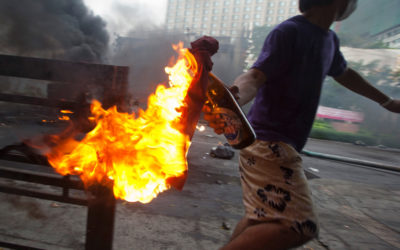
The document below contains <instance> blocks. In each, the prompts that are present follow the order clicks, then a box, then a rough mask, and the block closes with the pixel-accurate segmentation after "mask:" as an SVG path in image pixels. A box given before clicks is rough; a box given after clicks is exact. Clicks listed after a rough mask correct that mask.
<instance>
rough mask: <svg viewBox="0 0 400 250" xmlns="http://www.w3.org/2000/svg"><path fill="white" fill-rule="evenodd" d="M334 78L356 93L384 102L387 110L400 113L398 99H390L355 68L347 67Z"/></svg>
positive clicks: (399, 101) (380, 102)
mask: <svg viewBox="0 0 400 250" xmlns="http://www.w3.org/2000/svg"><path fill="white" fill-rule="evenodd" d="M335 80H336V81H337V82H338V83H340V84H341V85H343V86H344V87H346V88H348V89H350V90H351V91H353V92H355V93H357V94H360V95H362V96H364V97H367V98H369V99H371V100H373V101H375V102H377V103H379V104H381V105H382V104H386V105H384V107H385V108H386V109H387V110H389V111H392V112H396V113H400V100H392V101H391V98H390V97H389V96H387V95H386V94H384V93H383V92H381V91H380V90H378V89H377V88H375V87H374V86H373V85H372V84H370V83H369V82H368V81H367V80H365V79H364V78H363V77H362V76H361V75H360V74H358V73H357V72H356V71H355V70H353V69H351V68H347V69H346V71H345V72H344V73H343V74H341V75H340V76H338V77H335Z"/></svg>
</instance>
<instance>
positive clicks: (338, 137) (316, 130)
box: [310, 121, 377, 145]
mask: <svg viewBox="0 0 400 250" xmlns="http://www.w3.org/2000/svg"><path fill="white" fill-rule="evenodd" d="M310 137H311V138H315V139H323V140H332V141H341V142H350V143H354V142H356V141H363V142H364V143H365V144H367V145H376V144H377V141H376V138H375V137H374V136H373V135H372V134H371V133H369V132H367V131H360V132H359V133H356V134H353V133H345V132H338V131H335V130H334V129H333V128H332V126H331V125H330V124H329V123H327V122H321V121H317V122H315V123H314V125H313V128H312V130H311V133H310Z"/></svg>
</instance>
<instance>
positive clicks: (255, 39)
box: [249, 25, 274, 56]
mask: <svg viewBox="0 0 400 250" xmlns="http://www.w3.org/2000/svg"><path fill="white" fill-rule="evenodd" d="M273 28H274V26H268V25H263V26H256V27H254V29H253V33H252V38H251V41H252V44H251V46H250V48H249V50H250V53H251V54H253V55H255V56H258V55H259V54H260V52H261V49H262V47H263V45H264V41H265V38H266V37H267V35H268V34H269V32H271V30H272V29H273Z"/></svg>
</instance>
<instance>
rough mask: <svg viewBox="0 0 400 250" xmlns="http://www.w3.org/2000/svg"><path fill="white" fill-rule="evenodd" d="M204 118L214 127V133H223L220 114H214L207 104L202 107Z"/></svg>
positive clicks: (223, 125) (222, 121)
mask: <svg viewBox="0 0 400 250" xmlns="http://www.w3.org/2000/svg"><path fill="white" fill-rule="evenodd" d="M203 112H204V119H205V120H206V121H207V122H208V126H210V127H211V128H213V129H214V132H215V133H216V134H219V135H220V134H223V133H224V127H225V122H224V120H223V119H222V117H221V115H220V114H214V113H213V112H212V109H211V108H210V107H209V106H208V105H204V107H203Z"/></svg>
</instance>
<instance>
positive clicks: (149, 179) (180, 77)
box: [46, 43, 198, 203]
mask: <svg viewBox="0 0 400 250" xmlns="http://www.w3.org/2000/svg"><path fill="white" fill-rule="evenodd" d="M173 47H174V49H175V50H176V51H177V52H178V53H179V57H178V60H177V62H176V64H175V65H174V66H172V67H166V68H165V71H166V73H167V74H168V75H169V86H170V87H169V88H167V87H165V86H164V85H159V86H158V87H157V89H156V91H155V93H154V94H152V95H150V97H149V98H148V108H147V109H146V110H139V112H138V114H128V113H120V112H118V111H117V108H116V107H111V108H109V109H107V110H104V109H103V108H102V106H101V103H100V102H98V101H93V102H92V105H91V113H92V116H91V117H90V118H89V120H90V121H91V122H95V128H94V129H93V130H92V131H90V132H89V133H87V134H86V135H85V137H84V138H83V139H82V140H80V141H78V140H76V139H74V138H67V139H65V138H63V136H61V135H58V136H53V137H52V141H53V143H54V145H55V146H54V147H52V148H51V149H50V151H49V152H47V153H46V156H47V158H48V160H49V162H50V164H51V165H52V166H53V167H54V168H55V169H56V171H57V172H58V173H60V174H62V175H67V174H72V175H79V176H80V178H81V179H82V180H83V182H84V183H85V185H87V186H90V185H92V184H95V183H102V184H107V183H110V182H111V183H112V187H113V192H114V195H115V197H116V198H121V199H124V200H127V201H130V202H136V201H140V202H142V203H147V202H150V201H151V200H152V199H153V198H155V197H156V196H157V194H158V193H160V192H162V191H164V190H166V189H168V188H170V186H171V184H172V182H173V181H174V180H175V179H176V178H179V177H184V176H185V175H186V171H187V161H186V155H187V151H188V148H189V145H190V138H189V135H187V134H185V133H183V132H182V129H181V128H182V127H183V126H184V124H182V121H183V113H182V109H183V108H185V107H186V106H185V105H186V103H185V97H186V94H187V91H188V88H189V86H190V84H191V83H192V80H193V77H194V76H195V75H196V73H197V70H198V69H197V63H196V60H195V58H194V57H193V55H192V54H191V53H190V52H189V51H188V50H187V49H184V48H183V44H182V43H180V44H178V45H175V46H173Z"/></svg>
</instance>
